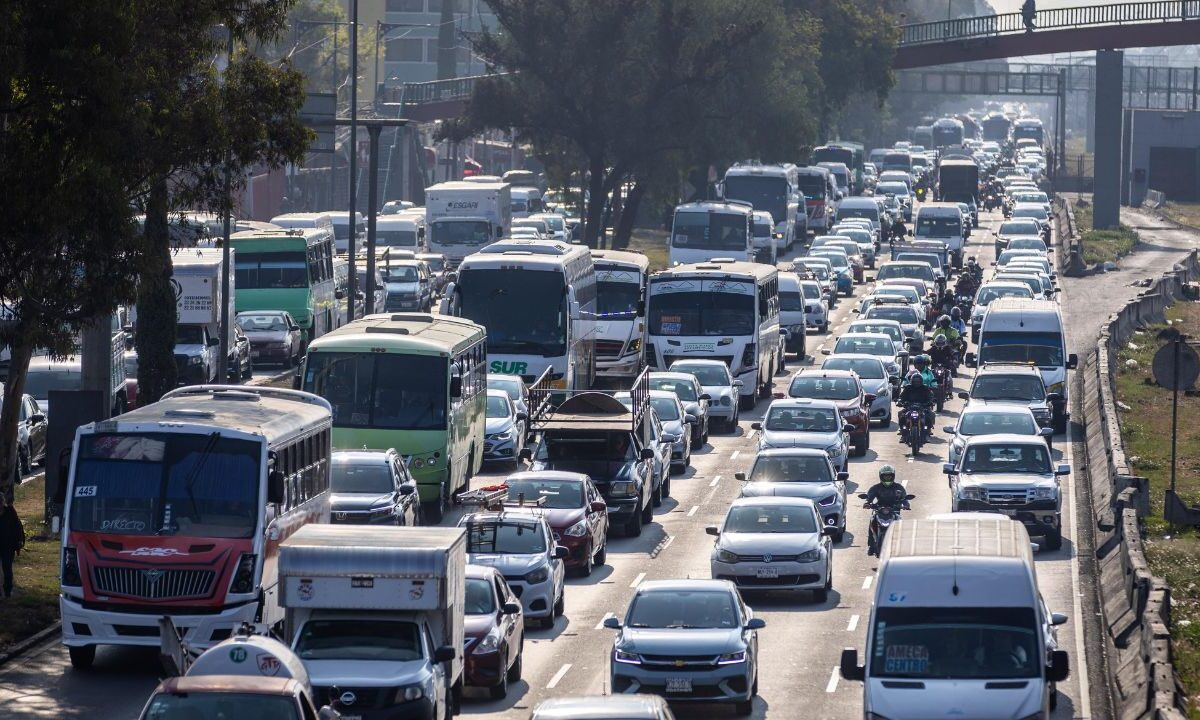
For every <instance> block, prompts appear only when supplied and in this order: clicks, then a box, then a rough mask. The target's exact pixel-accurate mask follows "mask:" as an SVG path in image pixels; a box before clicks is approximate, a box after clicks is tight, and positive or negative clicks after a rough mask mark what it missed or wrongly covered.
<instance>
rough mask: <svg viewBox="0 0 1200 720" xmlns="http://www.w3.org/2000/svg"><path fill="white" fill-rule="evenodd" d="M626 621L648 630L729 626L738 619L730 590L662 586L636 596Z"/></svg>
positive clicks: (737, 623) (633, 625)
mask: <svg viewBox="0 0 1200 720" xmlns="http://www.w3.org/2000/svg"><path fill="white" fill-rule="evenodd" d="M625 624H626V626H628V627H630V628H651V629H718V628H720V629H732V628H736V627H740V625H741V620H740V618H739V616H738V610H737V604H736V603H735V602H734V599H733V595H732V594H731V593H730V592H727V591H724V590H666V589H664V590H654V591H648V592H640V593H638V594H637V595H635V596H634V598H633V602H631V603H630V604H629V612H628V613H627V614H626V616H625Z"/></svg>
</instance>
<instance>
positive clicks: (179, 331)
mask: <svg viewBox="0 0 1200 720" xmlns="http://www.w3.org/2000/svg"><path fill="white" fill-rule="evenodd" d="M175 344H176V345H203V344H204V326H203V325H176V326H175Z"/></svg>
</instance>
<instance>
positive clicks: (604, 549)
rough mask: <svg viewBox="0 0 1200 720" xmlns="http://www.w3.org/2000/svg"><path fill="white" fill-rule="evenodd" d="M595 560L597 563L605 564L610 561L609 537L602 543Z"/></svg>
mask: <svg viewBox="0 0 1200 720" xmlns="http://www.w3.org/2000/svg"><path fill="white" fill-rule="evenodd" d="M595 562H596V564H597V565H603V564H604V563H606V562H608V538H604V542H602V543H601V544H600V550H599V551H598V552H597V553H596V558H595Z"/></svg>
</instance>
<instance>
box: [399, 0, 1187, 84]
mask: <svg viewBox="0 0 1200 720" xmlns="http://www.w3.org/2000/svg"><path fill="white" fill-rule="evenodd" d="M1196 1H1197V2H1200V0H1196ZM507 74H508V73H492V74H489V75H472V76H470V77H460V78H451V79H449V80H430V81H428V82H410V83H404V85H403V89H402V91H401V96H400V97H401V103H403V104H404V105H405V106H406V107H413V106H416V105H428V104H429V103H437V102H451V101H455V100H469V99H470V98H471V93H472V92H473V91H474V89H475V81H476V80H480V79H483V78H492V77H500V76H502V75H507Z"/></svg>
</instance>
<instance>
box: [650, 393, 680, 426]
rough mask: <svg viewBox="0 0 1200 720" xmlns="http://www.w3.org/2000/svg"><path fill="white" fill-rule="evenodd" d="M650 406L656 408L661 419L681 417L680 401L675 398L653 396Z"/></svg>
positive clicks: (669, 419)
mask: <svg viewBox="0 0 1200 720" xmlns="http://www.w3.org/2000/svg"><path fill="white" fill-rule="evenodd" d="M650 407H652V408H654V412H655V413H656V414H657V415H658V417H659V419H660V420H666V421H671V420H678V419H679V401H678V400H676V399H675V398H665V397H652V398H650Z"/></svg>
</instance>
